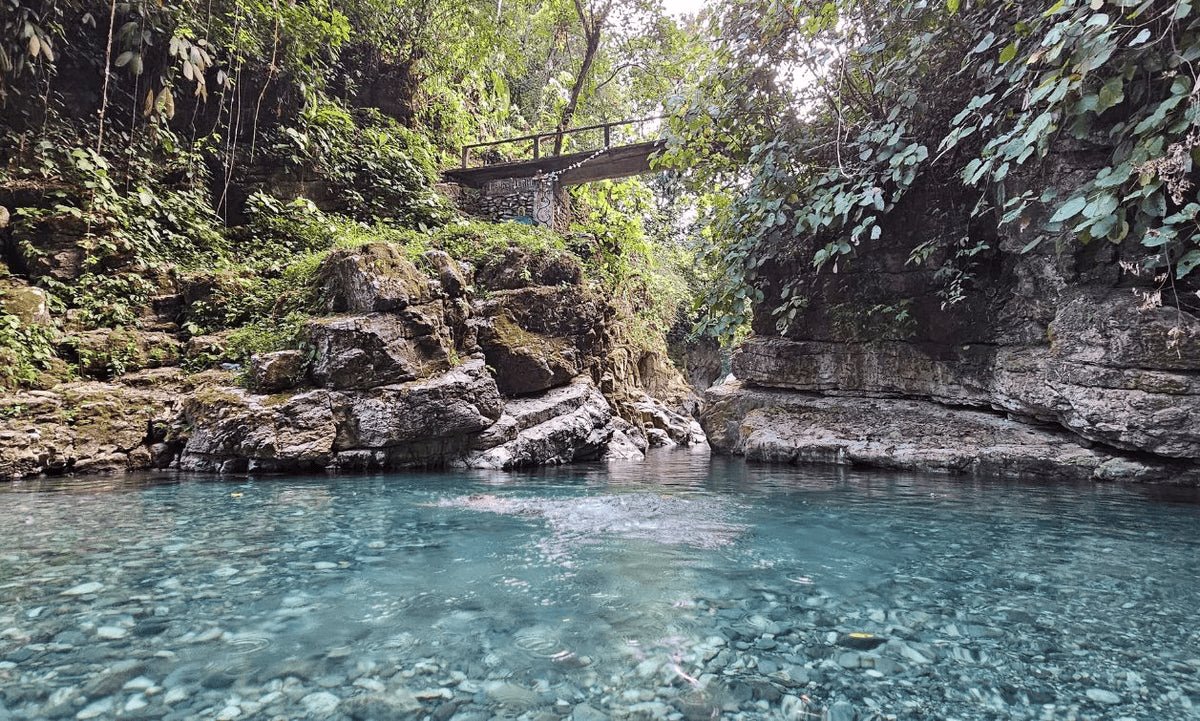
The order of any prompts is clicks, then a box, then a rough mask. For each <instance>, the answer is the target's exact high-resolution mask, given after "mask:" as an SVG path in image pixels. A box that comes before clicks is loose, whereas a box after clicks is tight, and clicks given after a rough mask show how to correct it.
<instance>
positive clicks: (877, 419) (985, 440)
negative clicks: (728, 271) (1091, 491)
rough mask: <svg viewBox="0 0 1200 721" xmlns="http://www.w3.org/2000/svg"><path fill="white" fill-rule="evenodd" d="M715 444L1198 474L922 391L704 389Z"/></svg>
mask: <svg viewBox="0 0 1200 721" xmlns="http://www.w3.org/2000/svg"><path fill="white" fill-rule="evenodd" d="M708 399H709V402H710V404H709V406H708V408H707V409H706V411H705V413H704V416H703V422H704V426H705V430H706V431H707V432H708V438H709V442H710V443H711V444H712V446H713V448H714V449H716V450H719V451H720V452H723V453H733V454H738V455H744V456H746V457H747V458H749V459H751V460H758V461H771V462H782V463H830V464H838V465H859V466H874V467H877V468H891V469H898V470H910V471H939V472H946V473H969V474H974V475H982V476H1021V477H1026V478H1028V477H1037V478H1045V479H1061V480H1103V481H1110V480H1123V481H1163V480H1169V481H1173V482H1179V483H1195V482H1198V481H1200V473H1198V472H1197V471H1196V469H1195V468H1194V467H1190V464H1187V463H1180V462H1174V461H1169V460H1162V461H1153V460H1145V459H1142V458H1137V457H1132V456H1126V455H1123V454H1121V453H1120V452H1118V451H1114V450H1109V449H1105V448H1104V447H1102V446H1093V447H1090V448H1089V447H1085V446H1084V445H1081V444H1080V443H1079V442H1078V440H1077V439H1076V438H1075V437H1074V436H1073V435H1072V434H1071V433H1070V432H1068V431H1065V430H1056V429H1054V428H1052V427H1044V426H1043V427H1036V426H1032V425H1030V424H1028V423H1024V422H1021V421H1016V420H1011V419H1008V418H1004V417H1003V416H1000V415H997V414H995V413H991V412H987V411H980V410H969V409H964V408H956V409H952V408H948V407H946V406H944V405H942V404H940V403H936V402H932V401H927V400H906V399H901V398H849V397H831V396H822V395H817V394H812V393H797V392H794V391H781V390H768V389H755V388H748V387H745V386H743V385H742V384H741V383H740V382H738V383H730V384H726V385H723V386H718V387H716V388H713V389H710V390H709V392H708Z"/></svg>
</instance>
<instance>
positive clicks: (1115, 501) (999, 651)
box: [0, 452, 1200, 721]
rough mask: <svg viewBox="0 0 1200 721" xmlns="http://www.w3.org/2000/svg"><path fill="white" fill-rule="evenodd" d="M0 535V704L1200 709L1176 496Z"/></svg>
mask: <svg viewBox="0 0 1200 721" xmlns="http://www.w3.org/2000/svg"><path fill="white" fill-rule="evenodd" d="M0 521H2V523H0V699H2V705H0V718H15V719H43V718H79V719H87V718H131V719H134V718H136V719H146V718H168V719H193V718H195V719H234V718H240V719H297V718H314V719H316V718H319V719H347V718H350V719H379V720H383V719H410V718H411V719H420V718H432V719H436V720H437V721H447V720H448V719H458V720H459V721H470V720H479V721H482V720H483V719H489V718H498V717H510V718H521V719H528V720H529V721H534V720H537V721H553V719H563V718H573V719H576V721H598V720H599V719H602V718H606V717H607V718H613V719H618V718H631V719H689V720H695V719H711V718H723V719H724V718H728V719H791V718H795V719H801V718H812V719H816V718H821V717H822V716H825V717H827V718H831V719H836V720H837V721H852V720H854V719H875V718H879V719H999V718H1003V719H1009V718H1028V719H1121V718H1132V719H1147V720H1149V719H1155V720H1161V719H1194V718H1200V624H1197V618H1200V615H1198V613H1200V612H1198V611H1197V609H1200V533H1198V532H1197V531H1200V505H1198V504H1197V498H1196V496H1195V494H1194V493H1193V492H1190V491H1165V490H1158V489H1152V488H1136V487H1121V486H1091V485H1088V486H1077V485H1063V486H1053V485H1052V486H1046V485H1028V484H1020V483H999V482H991V483H987V482H976V481H967V480H961V479H953V478H946V477H936V478H920V477H914V476H911V475H896V474H885V473H878V472H857V471H847V470H838V469H826V468H822V469H796V468H780V467H768V466H754V465H747V464H744V463H742V462H740V461H736V460H728V459H720V458H714V459H711V460H710V459H709V458H708V457H707V456H706V455H700V454H689V453H684V452H663V453H659V454H654V455H652V456H651V457H650V459H649V460H648V461H647V462H646V463H644V464H613V465H608V466H606V465H601V464H596V465H583V466H575V467H566V468H559V469H551V470H544V471H537V472H530V473H524V474H499V473H497V474H484V473H465V472H445V473H405V474H390V475H379V476H365V477H310V478H262V479H254V480H245V479H238V480H228V481H217V480H213V479H210V478H189V477H177V476H156V477H154V476H147V477H139V478H133V479H125V480H114V479H104V478H99V479H72V480H66V481H42V482H35V483H19V484H13V485H11V486H8V487H6V488H5V489H4V492H2V493H0ZM1193 704H1196V705H1195V706H1193Z"/></svg>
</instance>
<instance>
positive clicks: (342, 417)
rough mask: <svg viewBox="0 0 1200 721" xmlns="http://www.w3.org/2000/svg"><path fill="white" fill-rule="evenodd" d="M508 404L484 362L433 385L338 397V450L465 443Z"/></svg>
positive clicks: (464, 366)
mask: <svg viewBox="0 0 1200 721" xmlns="http://www.w3.org/2000/svg"><path fill="white" fill-rule="evenodd" d="M502 405H503V401H502V400H501V398H500V393H499V391H498V390H497V389H496V382H495V381H494V380H493V379H492V377H491V376H490V375H489V374H488V373H487V369H486V368H485V367H484V363H483V360H482V359H479V358H476V359H471V360H469V361H467V362H465V363H463V364H462V365H461V366H458V367H456V368H453V369H451V370H450V371H448V372H446V373H443V374H440V375H437V376H435V377H433V378H430V379H427V380H422V381H415V382H412V383H405V384H400V385H388V386H382V387H379V388H372V389H371V390H369V391H365V392H362V393H340V394H336V395H335V396H334V398H333V406H334V408H335V412H336V417H337V426H338V433H337V447H338V449H339V450H353V449H362V448H368V449H381V448H391V447H394V446H403V445H406V444H411V443H415V442H419V441H423V440H428V439H434V438H455V439H460V440H464V439H465V438H466V437H467V436H470V435H472V434H475V433H479V432H481V431H483V430H484V429H486V428H488V427H489V426H491V425H492V424H493V423H495V422H496V419H498V418H499V417H500V413H501V408H502ZM437 460H444V459H437Z"/></svg>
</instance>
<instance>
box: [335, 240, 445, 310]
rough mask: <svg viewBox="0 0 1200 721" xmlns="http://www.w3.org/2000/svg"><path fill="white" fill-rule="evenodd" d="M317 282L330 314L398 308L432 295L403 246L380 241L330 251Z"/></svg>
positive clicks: (429, 299)
mask: <svg viewBox="0 0 1200 721" xmlns="http://www.w3.org/2000/svg"><path fill="white" fill-rule="evenodd" d="M317 283H318V285H319V287H320V288H321V293H322V297H323V298H324V304H325V309H326V310H327V311H329V312H331V313H379V312H391V311H399V310H404V309H405V308H407V307H409V306H410V305H421V304H424V303H428V302H430V301H431V300H433V299H434V297H435V295H436V293H435V292H434V289H433V288H432V287H431V286H430V283H429V281H428V279H427V278H426V276H425V274H424V273H422V272H421V271H420V270H418V269H417V267H416V266H415V265H413V264H412V262H411V261H410V260H409V259H408V258H407V257H406V254H405V252H404V249H403V248H401V247H400V246H398V245H395V244H392V243H384V242H380V243H367V244H366V245H361V246H358V247H356V248H344V249H340V250H335V251H334V252H332V253H330V254H329V256H328V257H327V258H325V260H324V261H323V262H322V263H321V267H320V268H319V269H318V270H317Z"/></svg>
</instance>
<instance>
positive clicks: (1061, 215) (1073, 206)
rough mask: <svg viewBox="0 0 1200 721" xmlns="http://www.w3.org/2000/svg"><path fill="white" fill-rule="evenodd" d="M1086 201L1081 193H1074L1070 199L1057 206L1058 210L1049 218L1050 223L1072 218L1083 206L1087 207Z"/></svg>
mask: <svg viewBox="0 0 1200 721" xmlns="http://www.w3.org/2000/svg"><path fill="white" fill-rule="evenodd" d="M1087 203H1088V201H1087V198H1085V197H1084V196H1082V195H1076V196H1075V197H1073V198H1071V199H1070V200H1068V201H1067V202H1065V203H1063V204H1062V205H1061V206H1059V208H1058V212H1056V213H1055V214H1054V215H1053V216H1052V217H1051V218H1050V222H1051V223H1061V222H1063V221H1065V220H1069V219H1071V218H1074V217H1075V216H1076V215H1079V213H1080V212H1081V211H1082V210H1083V209H1084V208H1085V207H1087Z"/></svg>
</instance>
